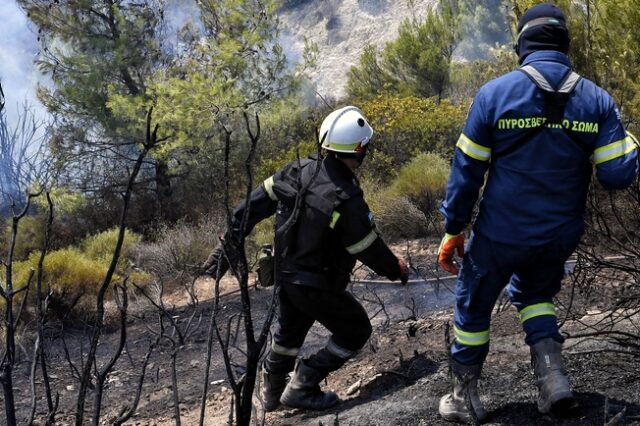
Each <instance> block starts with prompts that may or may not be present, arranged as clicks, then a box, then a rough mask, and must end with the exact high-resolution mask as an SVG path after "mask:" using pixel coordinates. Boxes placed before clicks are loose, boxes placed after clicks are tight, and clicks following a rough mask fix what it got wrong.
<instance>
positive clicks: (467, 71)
mask: <svg viewBox="0 0 640 426" xmlns="http://www.w3.org/2000/svg"><path fill="white" fill-rule="evenodd" d="M488 55H490V58H489V59H477V60H474V61H472V62H460V63H456V64H455V65H454V66H453V67H451V83H450V87H449V89H448V90H447V94H448V98H449V99H450V100H451V101H452V102H454V103H460V102H465V101H467V100H468V99H473V97H474V96H475V95H476V93H477V92H478V90H479V89H480V87H481V86H482V85H484V84H485V83H487V82H489V81H490V80H493V79H494V78H496V77H499V76H501V75H503V74H505V73H507V72H509V71H512V70H514V69H515V68H516V67H517V65H518V58H517V56H516V54H515V52H514V51H513V49H512V48H511V46H507V45H505V46H502V47H496V48H490V49H489V53H488Z"/></svg>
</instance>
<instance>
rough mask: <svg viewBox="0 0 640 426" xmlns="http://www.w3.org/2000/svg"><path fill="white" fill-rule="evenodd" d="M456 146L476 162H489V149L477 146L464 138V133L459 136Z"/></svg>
mask: <svg viewBox="0 0 640 426" xmlns="http://www.w3.org/2000/svg"><path fill="white" fill-rule="evenodd" d="M456 146H457V147H458V148H460V150H461V151H462V152H464V153H465V154H467V155H468V156H469V157H471V158H475V159H476V160H480V161H489V159H490V158H491V149H490V148H487V147H486V146H482V145H478V144H477V143H475V142H474V141H472V140H471V139H469V138H468V137H466V136H465V135H464V133H463V134H461V135H460V138H459V139H458V143H457V144H456Z"/></svg>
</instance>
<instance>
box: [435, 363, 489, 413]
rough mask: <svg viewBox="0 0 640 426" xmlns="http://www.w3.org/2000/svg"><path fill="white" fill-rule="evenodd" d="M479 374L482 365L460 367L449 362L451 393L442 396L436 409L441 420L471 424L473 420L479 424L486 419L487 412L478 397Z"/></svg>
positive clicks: (460, 365)
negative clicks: (451, 383)
mask: <svg viewBox="0 0 640 426" xmlns="http://www.w3.org/2000/svg"><path fill="white" fill-rule="evenodd" d="M481 372H482V364H477V365H462V364H459V363H458V362H456V361H454V360H453V359H452V360H451V376H452V382H453V392H451V393H449V394H447V395H445V396H443V397H442V398H441V399H440V406H439V407H438V412H439V413H440V416H441V417H442V418H443V419H445V420H447V421H455V422H463V423H471V424H473V423H475V420H478V421H479V422H481V421H483V420H484V419H486V418H487V411H486V410H485V409H484V406H483V405H482V401H480V396H479V395H478V379H480V373H481ZM467 398H468V402H469V403H470V405H471V406H470V407H469V404H467ZM471 410H473V413H472V412H471ZM474 417H475V419H474Z"/></svg>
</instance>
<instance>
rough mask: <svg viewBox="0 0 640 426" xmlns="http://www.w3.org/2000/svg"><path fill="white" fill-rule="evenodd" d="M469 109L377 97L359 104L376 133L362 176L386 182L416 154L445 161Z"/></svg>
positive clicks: (445, 102)
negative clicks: (434, 154) (438, 156)
mask: <svg viewBox="0 0 640 426" xmlns="http://www.w3.org/2000/svg"><path fill="white" fill-rule="evenodd" d="M467 109H468V105H467V104H466V103H462V104H460V105H454V104H452V103H451V102H449V101H446V100H445V101H442V102H439V103H438V102H436V100H434V99H424V98H417V97H404V98H401V97H392V96H379V97H377V98H375V99H373V100H371V101H368V102H365V103H364V104H362V110H363V112H364V114H365V116H366V117H367V119H368V120H369V122H370V123H371V126H372V127H373V129H374V131H375V133H374V136H373V140H372V141H371V147H372V149H373V152H372V156H371V158H367V160H365V165H364V170H363V172H364V174H365V176H367V177H369V178H373V179H375V180H379V181H383V182H384V181H385V180H387V179H388V177H389V176H391V177H394V176H396V174H397V171H398V168H399V166H400V165H401V164H404V163H406V162H408V161H410V160H411V159H412V158H413V157H414V156H415V154H416V153H421V152H434V153H437V154H439V155H440V156H442V157H443V158H445V159H450V158H452V156H453V151H454V146H455V143H456V141H457V140H458V137H459V136H460V132H461V130H462V126H463V124H464V120H465V117H466V113H467Z"/></svg>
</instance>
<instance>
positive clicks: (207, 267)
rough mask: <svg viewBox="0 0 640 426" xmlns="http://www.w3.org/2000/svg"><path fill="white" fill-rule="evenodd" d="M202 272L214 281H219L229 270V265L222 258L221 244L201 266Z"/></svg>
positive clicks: (223, 257)
mask: <svg viewBox="0 0 640 426" xmlns="http://www.w3.org/2000/svg"><path fill="white" fill-rule="evenodd" d="M201 268H202V272H203V273H204V274H207V275H210V276H212V277H213V278H215V279H220V278H222V277H223V276H224V274H225V273H226V272H227V270H228V269H229V263H228V262H227V259H226V258H225V256H224V249H223V248H222V243H220V244H218V245H217V246H216V248H214V249H213V251H212V252H211V254H210V255H209V257H208V258H207V260H206V261H205V262H204V263H203V264H202V267H201Z"/></svg>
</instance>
